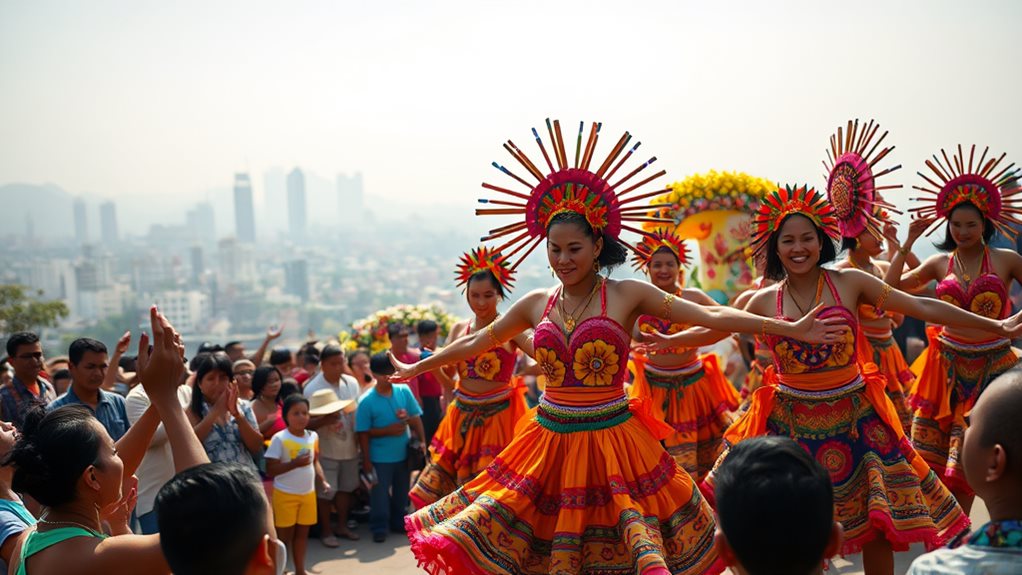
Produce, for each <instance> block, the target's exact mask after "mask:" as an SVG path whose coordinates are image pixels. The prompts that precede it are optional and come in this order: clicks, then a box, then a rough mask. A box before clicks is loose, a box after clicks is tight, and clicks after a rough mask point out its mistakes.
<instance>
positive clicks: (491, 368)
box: [475, 351, 500, 381]
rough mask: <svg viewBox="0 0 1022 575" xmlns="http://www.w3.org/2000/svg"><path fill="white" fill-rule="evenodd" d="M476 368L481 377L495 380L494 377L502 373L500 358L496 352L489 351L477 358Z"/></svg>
mask: <svg viewBox="0 0 1022 575" xmlns="http://www.w3.org/2000/svg"><path fill="white" fill-rule="evenodd" d="M475 370H476V375H477V376H479V377H480V378H482V379H486V380H489V381H493V378H494V377H497V374H498V373H500V358H498V357H497V354H496V353H494V352H492V351H488V352H486V353H484V354H482V355H480V356H479V357H477V358H476V361H475Z"/></svg>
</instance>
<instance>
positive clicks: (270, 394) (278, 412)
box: [252, 365, 287, 441]
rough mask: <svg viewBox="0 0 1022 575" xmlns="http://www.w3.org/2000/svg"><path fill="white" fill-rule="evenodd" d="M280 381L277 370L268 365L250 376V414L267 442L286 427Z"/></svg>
mask: <svg viewBox="0 0 1022 575" xmlns="http://www.w3.org/2000/svg"><path fill="white" fill-rule="evenodd" d="M282 379H283V378H282V377H281V375H280V372H279V371H277V368H275V367H270V366H268V365H263V366H260V367H259V368H258V369H256V370H255V373H254V374H253V376H252V393H253V394H254V395H255V398H254V399H253V400H252V413H253V414H254V415H255V418H256V423H258V424H259V433H261V434H262V435H263V439H265V440H267V441H269V440H270V439H271V438H272V437H273V436H274V435H276V433H277V432H278V431H283V430H284V428H285V427H287V425H286V424H285V423H284V414H283V413H282V410H283V408H284V395H283V394H282V393H281V392H280V391H281V389H282Z"/></svg>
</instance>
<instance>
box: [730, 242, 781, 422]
mask: <svg viewBox="0 0 1022 575" xmlns="http://www.w3.org/2000/svg"><path fill="white" fill-rule="evenodd" d="M761 260H762V258H757V261H756V271H757V273H759V277H757V278H756V279H754V280H753V281H752V285H751V286H749V289H747V290H745V291H743V292H742V293H740V294H738V296H737V297H735V301H734V302H733V303H732V305H733V306H734V307H735V308H737V309H745V306H746V305H748V303H749V301H750V300H751V299H752V296H753V295H754V294H755V293H756V291H757V290H760V289H763V288H765V287H767V286H769V285H771V284H772V283H774V282H772V281H770V280H768V279H766V278H765V277H764V276H763V263H761ZM750 338H751V340H752V358H751V359H750V360H749V373H747V374H746V375H745V381H744V382H743V383H742V388H741V389H740V390H739V391H738V396H739V397H740V398H741V402H740V403H739V405H738V413H744V412H745V410H747V409H748V408H749V402H750V401H751V398H752V393H753V392H754V391H756V390H757V389H759V388H760V386H762V385H763V372H765V371H766V369H767V368H768V367H770V364H771V363H773V356H772V355H771V354H770V348H769V347H767V344H766V339H765V338H764V337H763V336H761V335H759V334H753V335H751V336H742V340H743V341H742V345H743V346H748V345H749V344H748V343H746V342H747V341H748V340H749V339H750ZM746 349H748V348H747V347H746ZM743 353H744V354H746V357H748V352H747V351H746V352H743Z"/></svg>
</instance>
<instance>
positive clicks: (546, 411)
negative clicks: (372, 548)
mask: <svg viewBox="0 0 1022 575" xmlns="http://www.w3.org/2000/svg"><path fill="white" fill-rule="evenodd" d="M628 405H629V404H628V397H626V396H625V395H623V394H622V395H621V396H620V397H618V398H616V399H613V400H611V401H609V402H606V403H598V404H591V405H565V404H561V403H555V402H553V401H551V400H550V398H548V397H547V396H546V395H544V396H543V397H541V398H540V400H539V407H538V408H537V410H536V422H537V423H539V424H540V425H542V426H543V427H545V428H547V429H549V430H550V431H555V432H557V433H573V432H576V431H595V430H599V429H607V428H608V427H614V426H615V425H618V424H620V423H624V422H625V421H627V420H628V419H629V418H630V417H631V416H632V412H631V411H629V409H628Z"/></svg>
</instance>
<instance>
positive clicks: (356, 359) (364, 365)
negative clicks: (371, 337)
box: [348, 349, 376, 399]
mask: <svg viewBox="0 0 1022 575" xmlns="http://www.w3.org/2000/svg"><path fill="white" fill-rule="evenodd" d="M348 365H349V366H350V368H351V373H352V376H353V377H354V378H355V381H357V382H358V397H359V399H361V398H362V396H363V395H365V393H366V392H367V391H369V390H370V389H372V388H373V386H375V385H376V379H375V378H374V377H373V371H372V370H371V369H369V352H368V351H366V350H364V349H356V350H355V351H353V352H351V353H350V354H349V355H348Z"/></svg>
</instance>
